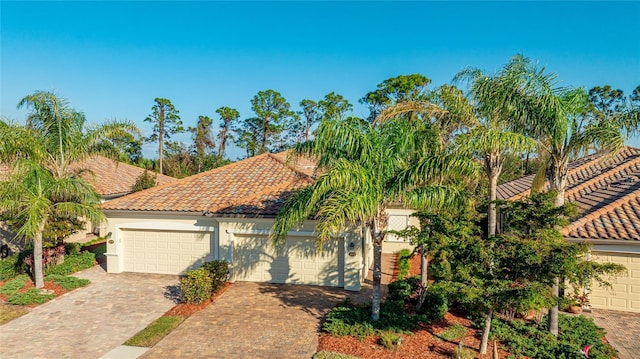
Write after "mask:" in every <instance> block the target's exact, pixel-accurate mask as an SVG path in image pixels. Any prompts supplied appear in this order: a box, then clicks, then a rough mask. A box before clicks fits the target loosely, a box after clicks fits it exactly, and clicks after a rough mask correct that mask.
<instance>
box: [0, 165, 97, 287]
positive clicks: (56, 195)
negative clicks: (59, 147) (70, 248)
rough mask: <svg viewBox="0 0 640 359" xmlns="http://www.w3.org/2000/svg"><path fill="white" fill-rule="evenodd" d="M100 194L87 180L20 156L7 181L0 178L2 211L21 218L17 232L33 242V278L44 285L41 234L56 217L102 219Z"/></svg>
mask: <svg viewBox="0 0 640 359" xmlns="http://www.w3.org/2000/svg"><path fill="white" fill-rule="evenodd" d="M99 205H100V197H99V196H98V194H97V193H96V192H95V190H94V189H93V187H91V185H89V184H88V183H86V182H85V181H84V180H82V179H79V178H74V177H69V176H63V177H59V176H57V175H54V173H52V172H51V170H49V169H48V168H45V167H42V166H41V165H40V164H38V163H36V162H33V161H28V160H18V162H17V163H14V166H13V168H12V172H10V174H9V178H8V179H7V180H6V181H2V182H0V212H3V213H5V214H8V215H11V216H12V217H13V218H16V219H19V220H20V222H21V223H22V225H21V226H20V228H19V229H18V231H17V233H16V235H17V236H19V237H21V238H23V239H25V240H29V241H32V242H33V260H34V262H33V263H34V273H33V275H34V282H35V286H36V288H42V286H43V285H44V275H43V271H42V234H43V232H44V229H45V227H46V226H47V224H48V223H50V222H51V221H53V220H54V218H77V217H84V218H87V219H88V220H90V221H91V222H92V223H100V222H101V221H102V220H103V219H104V215H103V214H102V212H101V211H100V210H99V209H98V206H99Z"/></svg>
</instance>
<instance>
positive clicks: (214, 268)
mask: <svg viewBox="0 0 640 359" xmlns="http://www.w3.org/2000/svg"><path fill="white" fill-rule="evenodd" d="M202 268H204V269H206V270H207V271H208V272H209V277H211V292H212V293H215V292H217V291H218V290H220V288H222V287H223V286H224V284H225V283H226V281H227V280H229V262H227V261H225V260H215V261H211V262H206V263H205V264H203V265H202Z"/></svg>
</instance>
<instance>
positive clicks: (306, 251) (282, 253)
mask: <svg viewBox="0 0 640 359" xmlns="http://www.w3.org/2000/svg"><path fill="white" fill-rule="evenodd" d="M233 272H234V279H235V280H238V281H250V282H270V283H296V284H312V285H322V286H332V287H342V286H344V240H342V239H335V240H331V241H327V242H326V243H325V244H324V246H323V248H322V251H321V252H318V251H317V250H316V244H315V239H314V238H289V239H287V241H286V243H285V244H284V245H283V246H282V247H278V248H274V247H273V246H272V245H271V243H269V239H268V237H267V236H260V235H256V236H252V235H237V236H236V237H235V239H234V245H233Z"/></svg>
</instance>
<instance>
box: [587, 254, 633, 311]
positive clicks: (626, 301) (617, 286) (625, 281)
mask: <svg viewBox="0 0 640 359" xmlns="http://www.w3.org/2000/svg"><path fill="white" fill-rule="evenodd" d="M594 259H595V260H596V261H597V262H600V263H607V262H609V263H617V264H621V265H623V266H625V267H626V268H627V270H625V271H623V272H622V274H621V275H620V276H619V277H617V278H611V279H610V282H611V284H612V286H611V288H606V287H602V286H600V285H598V284H597V283H594V284H593V286H592V288H591V294H590V298H591V306H592V307H593V308H602V309H612V310H623V311H632V312H640V269H637V266H638V265H639V264H640V255H639V254H631V253H616V254H607V255H603V254H600V253H594Z"/></svg>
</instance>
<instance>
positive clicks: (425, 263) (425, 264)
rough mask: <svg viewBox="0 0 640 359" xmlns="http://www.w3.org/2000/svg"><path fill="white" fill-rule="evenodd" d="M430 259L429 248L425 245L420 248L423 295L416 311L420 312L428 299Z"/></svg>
mask: <svg viewBox="0 0 640 359" xmlns="http://www.w3.org/2000/svg"><path fill="white" fill-rule="evenodd" d="M428 271H429V257H428V256H427V248H426V246H425V245H424V244H423V245H422V246H421V247H420V283H421V284H422V293H421V294H420V298H418V304H417V305H416V310H420V308H422V305H423V304H424V300H425V298H426V297H427V281H428V279H429V272H428Z"/></svg>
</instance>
